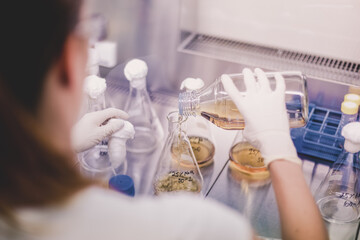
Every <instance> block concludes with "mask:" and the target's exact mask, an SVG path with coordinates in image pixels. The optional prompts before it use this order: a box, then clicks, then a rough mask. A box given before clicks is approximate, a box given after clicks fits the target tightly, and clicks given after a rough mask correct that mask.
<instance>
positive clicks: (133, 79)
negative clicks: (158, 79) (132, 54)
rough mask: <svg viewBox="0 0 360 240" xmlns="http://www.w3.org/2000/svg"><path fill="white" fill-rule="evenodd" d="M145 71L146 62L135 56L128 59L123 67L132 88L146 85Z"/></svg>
mask: <svg viewBox="0 0 360 240" xmlns="http://www.w3.org/2000/svg"><path fill="white" fill-rule="evenodd" d="M147 73H148V67H147V64H146V62H144V61H143V60H140V59H136V58H135V59H133V60H131V61H129V62H128V63H127V64H126V66H125V68H124V74H125V77H126V79H127V80H129V81H130V85H131V86H132V87H134V88H143V87H145V86H146V80H145V78H146V75H147Z"/></svg>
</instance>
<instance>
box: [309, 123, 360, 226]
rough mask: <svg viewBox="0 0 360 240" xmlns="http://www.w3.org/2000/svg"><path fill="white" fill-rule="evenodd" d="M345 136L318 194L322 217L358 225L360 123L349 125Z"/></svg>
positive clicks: (345, 129)
mask: <svg viewBox="0 0 360 240" xmlns="http://www.w3.org/2000/svg"><path fill="white" fill-rule="evenodd" d="M342 135H343V137H344V138H345V143H344V150H343V152H342V153H341V154H340V155H339V157H338V159H337V160H336V162H335V163H334V164H333V166H332V167H331V169H330V170H329V172H328V173H327V175H326V177H325V179H324V180H323V181H322V183H321V184H320V186H319V188H318V189H317V191H316V193H315V199H316V201H317V205H318V207H319V210H320V213H321V215H322V217H323V218H324V219H325V220H326V221H327V222H329V223H338V224H343V223H352V222H356V221H358V220H359V217H360V211H359V203H360V202H359V200H360V185H359V184H360V183H359V173H360V164H359V163H360V162H359V151H360V123H359V122H353V123H349V124H347V125H346V126H345V127H344V128H343V130H342Z"/></svg>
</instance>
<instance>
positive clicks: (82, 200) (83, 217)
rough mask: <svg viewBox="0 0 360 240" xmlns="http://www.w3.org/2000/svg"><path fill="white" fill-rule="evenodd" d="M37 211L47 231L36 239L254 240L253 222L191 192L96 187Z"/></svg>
mask: <svg viewBox="0 0 360 240" xmlns="http://www.w3.org/2000/svg"><path fill="white" fill-rule="evenodd" d="M31 212H32V213H31V214H30V215H29V214H27V216H28V217H27V219H28V221H29V222H31V224H36V225H38V227H39V226H41V228H43V229H46V230H47V231H46V234H45V235H44V236H42V237H36V239H52V240H55V239H56V240H58V239H59V240H60V239H61V240H66V239H69V240H70V239H71V240H73V239H86V240H95V239H96V240H97V239H106V240H115V239H119V240H120V239H126V240H128V239H129V240H130V239H138V240H143V239H154V240H177V239H178V240H182V239H187V240H200V239H206V240H213V239H214V240H215V239H216V240H218V239H241V240H250V239H252V230H251V227H250V225H249V223H248V222H247V221H246V219H244V218H243V217H242V216H241V215H239V214H238V213H236V212H235V211H234V210H231V209H230V208H228V207H226V206H224V205H221V204H219V203H216V202H215V201H212V200H210V199H207V200H203V199H201V198H198V197H191V196H179V195H176V196H167V197H157V198H138V199H137V198H127V197H124V196H123V195H121V194H118V193H115V192H110V191H107V190H103V189H98V188H91V189H88V190H85V191H84V192H82V193H80V194H78V195H77V196H76V197H74V199H73V200H72V201H70V202H68V203H67V205H66V206H65V207H64V206H63V207H61V208H58V209H57V210H54V209H51V210H44V209H42V210H41V211H39V210H31ZM22 216H23V220H25V219H26V217H25V216H26V214H22ZM0 235H1V234H0ZM28 239H30V238H28Z"/></svg>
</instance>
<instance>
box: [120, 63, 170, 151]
mask: <svg viewBox="0 0 360 240" xmlns="http://www.w3.org/2000/svg"><path fill="white" fill-rule="evenodd" d="M147 71H148V68H147V65H146V63H145V62H144V61H142V60H139V59H133V60H131V61H130V62H128V63H127V64H126V66H125V69H124V73H125V76H126V78H127V79H128V80H129V82H130V92H129V96H128V98H127V100H126V103H125V108H124V110H125V111H126V112H127V113H128V114H129V121H130V122H131V123H132V124H133V125H134V127H135V137H134V139H132V140H129V141H128V142H127V150H128V151H129V152H133V153H147V152H151V151H153V150H154V149H155V148H156V146H157V145H158V143H159V142H160V141H161V140H162V138H163V137H164V132H163V129H162V126H161V124H160V121H159V118H158V117H157V115H156V112H155V111H154V109H153V107H152V104H151V100H150V97H149V94H148V92H147V90H146V75H147Z"/></svg>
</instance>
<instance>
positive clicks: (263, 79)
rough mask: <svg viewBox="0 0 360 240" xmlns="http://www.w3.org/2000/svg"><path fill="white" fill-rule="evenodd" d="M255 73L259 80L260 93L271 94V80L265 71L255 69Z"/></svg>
mask: <svg viewBox="0 0 360 240" xmlns="http://www.w3.org/2000/svg"><path fill="white" fill-rule="evenodd" d="M254 72H255V74H256V76H257V79H258V83H259V86H260V92H261V93H269V92H271V88H270V83H269V79H268V78H267V76H266V75H265V73H264V71H263V70H261V69H260V68H255V71H254Z"/></svg>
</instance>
